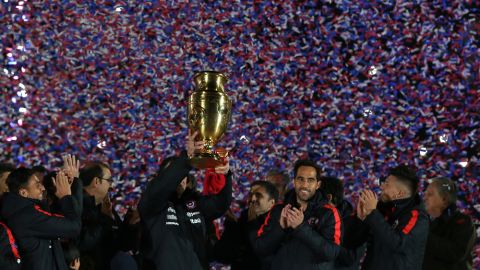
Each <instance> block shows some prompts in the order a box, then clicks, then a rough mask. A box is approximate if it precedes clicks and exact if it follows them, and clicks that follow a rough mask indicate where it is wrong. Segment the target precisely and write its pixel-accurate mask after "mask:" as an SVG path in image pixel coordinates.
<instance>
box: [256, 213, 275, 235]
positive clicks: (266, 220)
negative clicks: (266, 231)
mask: <svg viewBox="0 0 480 270" xmlns="http://www.w3.org/2000/svg"><path fill="white" fill-rule="evenodd" d="M271 212H272V211H271V210H270V212H268V214H267V217H265V221H264V222H263V224H262V226H260V229H258V231H257V237H260V236H261V235H262V234H263V228H264V227H265V226H267V224H268V221H269V220H270V213H271Z"/></svg>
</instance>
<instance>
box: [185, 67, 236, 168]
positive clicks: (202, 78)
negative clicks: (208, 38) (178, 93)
mask: <svg viewBox="0 0 480 270" xmlns="http://www.w3.org/2000/svg"><path fill="white" fill-rule="evenodd" d="M193 80H194V82H195V92H193V93H192V94H191V95H190V97H189V98H188V126H189V129H190V130H191V131H192V132H195V131H198V135H197V136H196V137H195V140H196V141H205V146H204V148H203V149H202V150H201V151H198V152H195V154H194V155H193V157H191V158H190V164H191V165H192V166H193V167H195V168H198V169H205V168H214V167H216V166H218V165H220V164H221V163H222V162H223V158H224V157H225V156H224V154H225V153H224V152H222V153H220V151H218V152H217V151H215V150H214V149H213V146H214V145H215V144H217V142H218V141H219V140H220V138H221V137H222V136H223V134H224V133H225V130H226V129H227V125H228V122H229V121H230V118H231V114H232V102H231V101H230V100H229V99H228V96H227V95H226V94H225V91H224V87H225V84H226V83H227V77H226V76H225V75H224V74H222V73H220V72H215V71H202V72H199V73H197V74H195V77H194V78H193ZM219 154H221V155H219Z"/></svg>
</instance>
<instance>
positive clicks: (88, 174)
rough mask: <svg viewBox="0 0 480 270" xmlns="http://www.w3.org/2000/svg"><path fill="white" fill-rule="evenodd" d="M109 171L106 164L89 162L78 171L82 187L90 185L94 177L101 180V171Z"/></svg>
mask: <svg viewBox="0 0 480 270" xmlns="http://www.w3.org/2000/svg"><path fill="white" fill-rule="evenodd" d="M104 169H108V170H109V169H110V168H109V167H108V165H107V164H105V163H103V162H99V161H95V162H90V163H87V164H86V165H85V167H83V168H82V169H81V170H80V175H79V177H80V179H81V180H82V183H83V185H84V186H88V185H90V184H91V183H92V181H93V179H94V178H95V177H98V178H103V170H104Z"/></svg>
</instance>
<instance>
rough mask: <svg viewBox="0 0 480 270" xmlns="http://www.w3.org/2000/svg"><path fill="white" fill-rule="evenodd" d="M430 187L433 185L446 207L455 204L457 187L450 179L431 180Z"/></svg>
mask: <svg viewBox="0 0 480 270" xmlns="http://www.w3.org/2000/svg"><path fill="white" fill-rule="evenodd" d="M430 185H434V186H435V188H436V189H437V191H438V194H439V195H440V196H441V197H442V198H446V199H447V201H448V205H451V204H455V203H456V202H457V191H458V189H457V185H456V184H455V182H453V181H452V180H451V179H450V178H447V177H436V178H433V179H432V182H431V183H430Z"/></svg>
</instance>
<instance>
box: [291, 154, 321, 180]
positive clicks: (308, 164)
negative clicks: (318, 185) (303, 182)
mask: <svg viewBox="0 0 480 270" xmlns="http://www.w3.org/2000/svg"><path fill="white" fill-rule="evenodd" d="M300 167H313V168H315V172H316V173H317V176H316V178H317V181H320V174H321V173H322V170H321V169H320V167H318V165H317V164H316V163H315V162H313V161H311V160H308V159H300V160H298V161H297V162H295V165H294V167H293V177H294V178H296V177H297V173H298V169H299V168H300Z"/></svg>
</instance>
